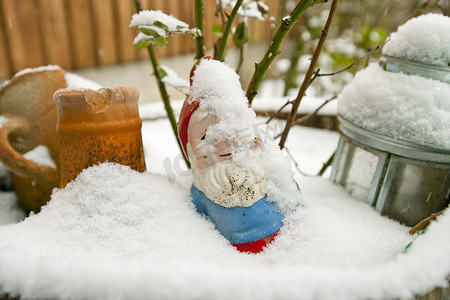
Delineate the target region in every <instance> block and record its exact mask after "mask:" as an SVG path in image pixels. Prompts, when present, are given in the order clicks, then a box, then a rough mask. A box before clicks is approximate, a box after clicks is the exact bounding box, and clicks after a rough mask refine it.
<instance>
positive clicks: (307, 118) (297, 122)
mask: <svg viewBox="0 0 450 300" xmlns="http://www.w3.org/2000/svg"><path fill="white" fill-rule="evenodd" d="M336 97H337V96H333V97H332V98H330V99H328V100H326V101H325V102H323V103H322V104H321V105H320V106H319V107H317V108H316V109H315V110H314V111H313V112H312V113H310V114H308V115H306V116H304V117H301V118H299V119H296V120H295V122H294V125H299V124H303V123H305V122H307V121H309V120H310V119H312V118H314V117H315V116H316V115H317V113H318V112H319V111H320V110H321V109H322V108H323V107H324V106H325V105H327V104H328V103H330V102H331V101H333V100H334V99H336Z"/></svg>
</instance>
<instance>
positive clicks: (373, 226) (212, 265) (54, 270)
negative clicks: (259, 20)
mask: <svg viewBox="0 0 450 300" xmlns="http://www.w3.org/2000/svg"><path fill="white" fill-rule="evenodd" d="M300 182H303V183H302V184H301V185H302V186H304V192H305V196H306V195H308V197H307V199H308V200H307V201H306V203H305V205H306V207H307V209H304V210H298V211H297V212H296V213H295V214H293V215H291V216H290V217H289V219H288V220H287V222H286V225H285V226H284V227H283V228H282V231H281V232H280V236H279V238H278V239H277V240H276V242H275V243H274V244H272V245H271V246H270V247H269V248H268V249H266V250H265V251H264V252H263V253H262V254H260V255H249V254H244V253H239V252H237V251H235V250H234V249H233V248H232V247H231V246H230V245H229V243H228V242H227V241H226V240H225V239H224V238H223V237H222V236H221V235H220V234H219V233H218V232H217V231H216V230H215V229H214V227H213V225H212V224H211V223H210V222H209V221H207V220H206V219H205V218H203V217H202V216H200V215H198V214H197V213H196V212H195V208H194V207H193V205H192V204H191V202H190V200H189V196H188V195H189V190H188V189H187V188H184V187H182V186H180V185H178V184H170V183H169V182H168V181H167V179H166V178H165V177H163V176H159V175H153V174H150V173H143V174H139V173H137V172H135V171H132V170H130V169H129V168H128V167H125V166H119V165H114V164H108V163H106V164H102V165H100V166H96V167H92V168H89V169H87V170H85V171H84V172H83V173H82V174H81V175H80V176H79V177H78V178H77V179H76V181H75V182H72V183H70V184H69V185H68V186H67V187H66V188H65V189H64V190H57V191H56V192H54V194H53V195H52V200H51V202H50V203H49V204H47V206H45V207H44V208H43V209H42V211H41V213H39V214H38V215H31V216H30V217H28V218H27V219H26V220H25V221H24V222H22V223H19V224H16V225H12V226H8V227H1V228H0V249H1V251H0V266H2V267H1V268H0V282H1V283H2V288H3V290H5V291H6V292H9V293H11V294H12V295H14V294H15V293H16V292H18V293H20V294H21V295H22V296H23V298H60V297H62V298H74V297H77V298H86V299H94V298H96V299H104V298H108V297H109V296H110V295H115V298H116V299H125V298H128V299H139V298H143V297H148V296H149V295H152V297H155V298H161V297H163V298H177V297H178V296H179V295H183V296H184V298H198V297H199V296H202V297H201V298H209V297H212V298H217V297H218V296H220V295H221V294H222V296H224V295H229V294H223V293H224V292H225V291H226V290H227V287H229V286H233V291H230V292H231V293H232V294H233V295H235V296H236V297H239V298H242V297H244V298H249V299H250V298H253V297H255V296H256V297H257V296H260V295H265V298H274V297H276V296H277V295H279V293H280V291H284V292H286V293H287V294H286V297H288V298H290V297H299V296H302V297H305V296H306V297H307V298H309V297H308V295H316V296H317V297H316V298H317V299H324V298H326V296H329V295H330V293H332V292H333V290H334V289H335V288H336V286H335V284H333V283H332V282H331V283H330V286H328V287H327V286H326V284H325V285H324V286H323V288H322V289H320V290H319V289H317V284H319V282H322V281H321V278H322V277H323V276H324V277H325V278H324V279H325V282H326V283H328V282H327V280H330V279H331V278H329V276H328V274H329V275H337V274H338V275H342V276H343V277H341V276H339V278H334V280H333V282H339V283H341V284H344V286H343V287H340V288H339V290H340V292H341V293H343V292H344V291H345V289H346V288H347V289H349V287H352V286H353V284H354V283H352V281H354V280H356V282H358V283H361V282H363V283H364V282H365V280H364V279H363V280H361V279H358V276H361V274H365V276H364V277H365V278H367V277H369V281H368V282H370V285H369V284H368V283H366V284H368V287H369V288H370V287H373V286H377V285H378V286H381V287H383V285H388V287H391V286H394V287H395V283H397V281H395V282H394V284H391V283H390V282H391V280H388V278H385V277H382V278H377V273H378V272H377V269H378V268H379V265H381V266H385V265H389V264H390V263H391V261H394V262H395V261H396V256H397V255H398V254H399V253H401V251H402V250H403V248H404V246H405V245H406V244H407V243H408V242H409V241H410V240H411V237H410V236H408V234H407V230H408V228H406V227H403V226H401V225H399V224H398V223H396V222H394V221H390V220H387V219H385V218H383V217H381V216H379V215H378V214H377V213H376V212H375V211H373V210H372V209H371V208H370V207H368V206H366V205H365V204H364V203H361V202H358V201H356V200H353V199H351V198H349V197H348V196H347V194H346V192H345V191H344V190H343V189H342V188H340V187H337V186H334V185H333V184H332V183H330V182H329V181H327V180H325V179H317V178H314V179H306V178H302V179H301V181H300ZM149 183H151V184H149ZM312 191H313V193H314V194H315V195H314V194H312V193H311V192H312ZM318 191H319V192H318ZM320 191H327V193H321V192H320ZM328 192H331V193H328ZM331 195H332V196H331ZM174 220H177V222H174ZM431 234H432V233H431ZM427 235H428V233H427ZM419 242H420V240H419V239H418V240H416V242H415V243H414V246H413V248H414V247H416V246H417V245H419V244H420V243H419ZM413 248H412V249H413ZM27 249H33V251H28V250H27ZM94 266H95V267H94ZM397 267H398V268H401V267H403V266H402V265H400V266H397ZM12 270H14V271H12ZM369 270H373V272H372V274H371V273H370V272H369ZM396 271H397V273H398V272H400V271H401V270H396ZM367 272H368V274H367ZM400 273H401V272H400ZM63 274H64V275H63ZM174 274H176V276H174ZM151 278H154V279H151ZM249 278H253V279H252V280H249ZM269 278H270V281H271V282H273V284H271V285H267V284H266V283H267V280H269ZM293 279H295V282H297V283H296V284H295V285H293V284H294V283H293V281H292V280H293ZM344 279H345V281H344ZM154 280H156V281H154ZM151 282H152V283H154V284H150V283H151ZM198 282H203V283H204V284H201V285H198ZM242 282H246V284H242ZM345 282H346V284H345ZM196 283H197V284H196ZM275 286H277V287H278V288H276V289H274V288H273V287H275ZM161 287H163V288H161ZM193 287H195V288H193ZM358 290H359V289H358ZM369 290H370V289H369ZM349 292H353V291H352V288H350V289H349ZM359 293H362V294H363V295H364V293H367V291H365V290H364V289H361V291H359ZM341 296H349V297H348V298H347V299H354V296H352V294H348V295H347V294H346V293H344V294H343V295H341ZM338 298H339V297H338ZM338 298H336V299H338Z"/></svg>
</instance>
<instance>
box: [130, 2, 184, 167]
mask: <svg viewBox="0 0 450 300" xmlns="http://www.w3.org/2000/svg"><path fill="white" fill-rule="evenodd" d="M134 6H135V8H136V11H137V12H138V13H139V12H140V11H141V10H142V6H141V3H140V1H139V0H134ZM147 50H148V54H149V56H150V62H151V63H152V67H153V74H154V75H155V78H156V82H157V84H158V89H159V93H160V95H161V98H162V100H163V103H164V108H165V110H166V113H167V117H168V118H169V121H170V125H171V126H172V131H173V133H174V135H175V139H176V140H177V143H178V148H179V149H180V151H181V154H182V155H183V159H184V161H185V163H186V165H187V167H188V168H190V167H191V164H190V163H189V161H188V159H187V158H186V156H185V154H184V151H183V147H182V146H181V143H180V140H179V139H178V128H177V121H176V119H175V115H174V113H173V109H172V106H170V99H169V94H168V93H167V90H166V85H165V84H164V82H163V81H162V76H161V72H159V71H158V68H159V62H158V58H157V56H156V53H155V49H153V46H152V45H150V46H148V47H147Z"/></svg>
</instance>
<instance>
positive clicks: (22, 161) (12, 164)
mask: <svg viewBox="0 0 450 300" xmlns="http://www.w3.org/2000/svg"><path fill="white" fill-rule="evenodd" d="M64 87H66V81H65V78H64V74H63V72H62V70H60V69H57V68H53V69H48V68H47V69H42V70H35V71H33V72H28V73H22V74H19V75H17V76H14V77H13V78H12V79H11V80H10V81H9V82H7V83H6V84H5V85H4V86H2V88H1V89H0V115H1V116H2V117H3V118H5V119H3V122H2V126H0V161H1V162H2V163H3V164H4V165H5V166H6V167H7V168H8V169H9V170H10V171H11V172H12V181H13V187H14V190H15V193H16V195H17V198H18V201H19V204H20V205H21V206H22V208H24V209H25V210H27V211H35V212H37V211H39V210H40V207H41V206H42V205H43V204H45V203H46V202H47V201H48V200H49V199H50V194H51V191H52V189H53V188H54V187H56V186H58V183H59V174H58V172H57V170H55V169H53V168H51V167H44V166H40V165H38V164H36V163H34V162H32V161H30V160H28V159H26V158H24V157H23V155H22V154H24V153H26V152H28V151H30V150H32V149H34V148H35V147H36V146H39V145H43V146H45V147H46V148H47V149H48V151H49V154H50V156H51V158H52V160H53V162H54V163H55V165H56V166H58V163H59V150H58V145H59V142H58V137H57V134H56V106H55V104H54V102H53V93H54V92H55V91H56V90H57V89H60V88H64Z"/></svg>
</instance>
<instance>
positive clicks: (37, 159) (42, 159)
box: [23, 145, 56, 169]
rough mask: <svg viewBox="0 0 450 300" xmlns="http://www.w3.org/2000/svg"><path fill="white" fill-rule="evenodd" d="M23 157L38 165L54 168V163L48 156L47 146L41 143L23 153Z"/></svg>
mask: <svg viewBox="0 0 450 300" xmlns="http://www.w3.org/2000/svg"><path fill="white" fill-rule="evenodd" d="M23 157H25V158H26V159H28V160H31V161H32V162H34V163H36V164H38V165H39V166H42V167H50V168H53V169H56V165H55V163H54V162H53V160H52V158H51V157H50V153H49V152H48V149H47V147H45V146H43V145H39V146H37V147H36V148H34V149H33V150H31V151H29V152H27V153H25V154H24V155H23Z"/></svg>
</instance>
